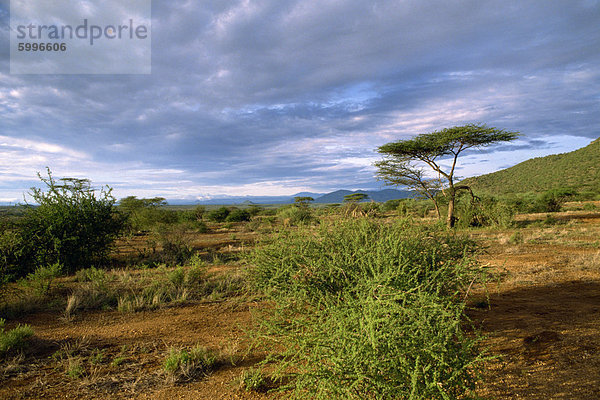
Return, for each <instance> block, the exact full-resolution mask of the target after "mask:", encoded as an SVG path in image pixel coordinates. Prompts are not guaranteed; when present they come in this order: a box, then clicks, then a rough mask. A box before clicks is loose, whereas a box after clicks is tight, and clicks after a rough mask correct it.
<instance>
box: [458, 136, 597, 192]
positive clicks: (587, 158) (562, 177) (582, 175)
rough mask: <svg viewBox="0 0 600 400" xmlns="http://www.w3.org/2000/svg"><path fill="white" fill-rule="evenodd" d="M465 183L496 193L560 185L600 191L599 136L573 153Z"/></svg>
mask: <svg viewBox="0 0 600 400" xmlns="http://www.w3.org/2000/svg"><path fill="white" fill-rule="evenodd" d="M463 183H464V184H467V185H469V186H471V187H472V188H473V190H474V191H476V192H481V193H488V194H495V195H498V194H511V193H526V192H543V191H546V190H550V189H555V188H560V187H570V188H573V189H575V190H577V191H587V190H592V191H600V138H598V139H596V140H594V141H593V142H592V143H590V144H589V145H587V146H586V147H582V148H581V149H578V150H575V151H572V152H570V153H563V154H554V155H550V156H546V157H537V158H532V159H530V160H527V161H524V162H522V163H520V164H517V165H515V166H514V167H510V168H507V169H503V170H500V171H497V172H494V173H491V174H486V175H481V176H478V177H474V178H468V179H465V180H464V181H463Z"/></svg>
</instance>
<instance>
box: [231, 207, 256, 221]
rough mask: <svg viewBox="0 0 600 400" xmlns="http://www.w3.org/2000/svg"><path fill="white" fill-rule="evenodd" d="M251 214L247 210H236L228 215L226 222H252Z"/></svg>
mask: <svg viewBox="0 0 600 400" xmlns="http://www.w3.org/2000/svg"><path fill="white" fill-rule="evenodd" d="M250 217H251V215H250V213H249V212H248V211H246V210H242V209H239V208H238V209H235V210H233V211H231V212H230V213H229V215H227V218H225V221H227V222H242V221H250Z"/></svg>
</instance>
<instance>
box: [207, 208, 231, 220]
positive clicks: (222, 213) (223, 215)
mask: <svg viewBox="0 0 600 400" xmlns="http://www.w3.org/2000/svg"><path fill="white" fill-rule="evenodd" d="M228 215H229V209H228V208H227V207H220V208H217V209H216V210H212V211H210V212H208V213H207V214H206V217H207V218H208V219H209V220H211V221H215V222H224V221H225V219H227V216H228Z"/></svg>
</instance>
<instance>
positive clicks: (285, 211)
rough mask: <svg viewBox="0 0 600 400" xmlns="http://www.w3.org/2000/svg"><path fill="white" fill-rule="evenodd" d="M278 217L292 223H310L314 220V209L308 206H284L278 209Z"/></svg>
mask: <svg viewBox="0 0 600 400" xmlns="http://www.w3.org/2000/svg"><path fill="white" fill-rule="evenodd" d="M277 217H278V218H279V219H280V220H281V221H283V222H284V223H287V224H290V225H302V224H308V223H310V222H311V221H313V220H314V217H313V213H312V210H311V209H310V208H308V207H296V206H295V205H291V206H284V207H281V208H279V209H278V210H277Z"/></svg>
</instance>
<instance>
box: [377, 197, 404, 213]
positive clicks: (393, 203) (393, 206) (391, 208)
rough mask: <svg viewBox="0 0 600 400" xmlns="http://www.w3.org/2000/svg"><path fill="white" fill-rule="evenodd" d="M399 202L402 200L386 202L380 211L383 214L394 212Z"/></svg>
mask: <svg viewBox="0 0 600 400" xmlns="http://www.w3.org/2000/svg"><path fill="white" fill-rule="evenodd" d="M401 202H402V199H394V200H388V201H386V202H385V203H383V206H382V209H383V211H384V212H387V211H394V210H396V209H397V208H398V206H399V205H400V203H401Z"/></svg>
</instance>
